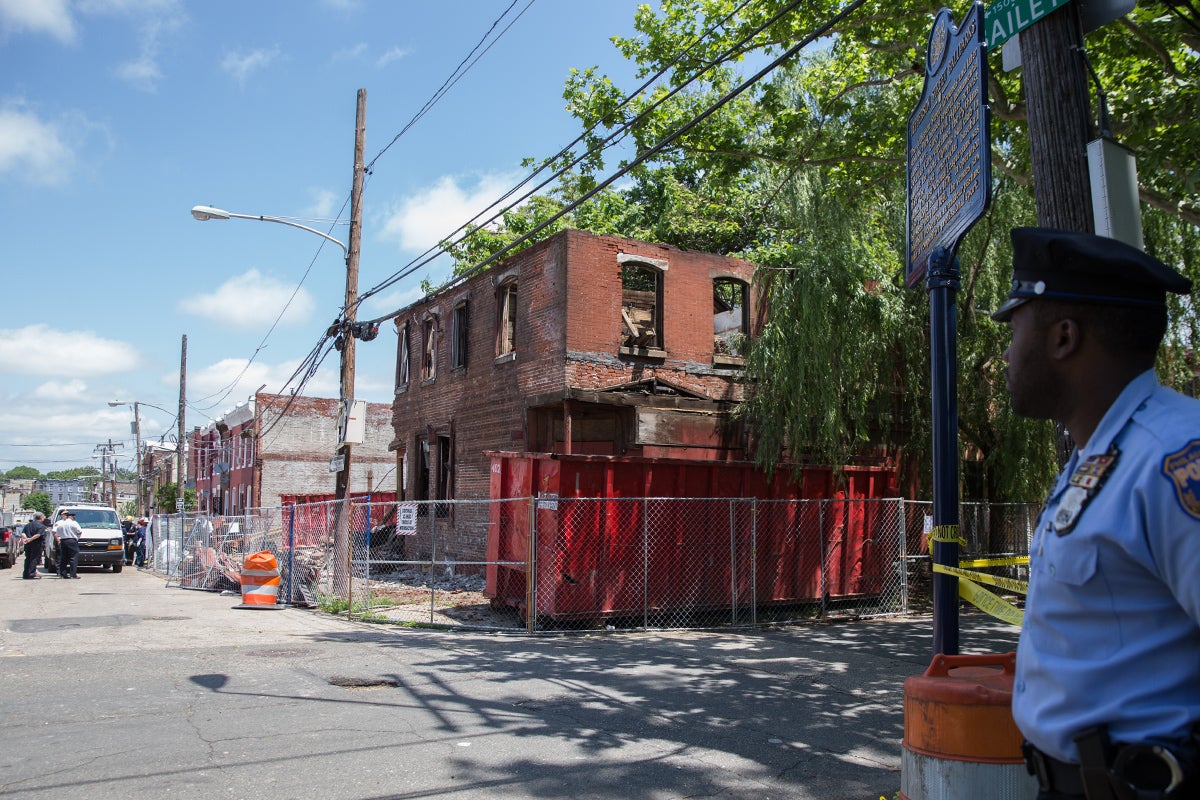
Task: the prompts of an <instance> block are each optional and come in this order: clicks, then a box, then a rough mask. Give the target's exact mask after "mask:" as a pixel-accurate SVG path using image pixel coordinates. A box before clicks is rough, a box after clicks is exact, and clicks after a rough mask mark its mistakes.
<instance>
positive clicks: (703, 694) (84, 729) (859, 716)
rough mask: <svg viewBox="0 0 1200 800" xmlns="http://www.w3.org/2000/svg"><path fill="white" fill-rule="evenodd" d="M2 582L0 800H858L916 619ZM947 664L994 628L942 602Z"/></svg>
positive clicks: (133, 580) (1001, 630) (124, 581)
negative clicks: (395, 614) (538, 624)
mask: <svg viewBox="0 0 1200 800" xmlns="http://www.w3.org/2000/svg"><path fill="white" fill-rule="evenodd" d="M80 575H81V579H80V580H75V581H72V580H59V579H58V578H55V577H49V576H47V577H45V578H44V579H43V580H38V581H25V580H21V579H20V570H19V567H18V568H17V569H11V570H6V571H3V572H0V618H2V628H3V633H2V634H0V659H2V661H0V675H2V676H3V677H2V680H3V686H2V688H0V699H2V702H3V706H2V708H3V719H4V734H5V735H4V744H3V747H2V749H0V796H20V797H22V798H30V799H31V800H34V799H36V798H55V800H61V798H63V797H67V798H73V797H87V798H89V800H108V799H109V798H112V799H113V800H116V799H117V798H121V799H122V800H128V798H142V797H146V798H151V797H152V798H164V797H170V798H198V799H200V798H202V799H203V800H219V799H221V798H255V799H256V800H257V799H258V798H292V797H308V798H355V799H362V800H366V799H367V798H397V799H400V798H404V799H405V800H407V799H409V798H427V797H438V798H442V797H445V798H472V799H473V800H483V799H484V798H489V799H491V798H568V797H569V798H583V799H590V798H595V799H596V800H618V799H620V800H625V799H626V798H653V799H654V800H658V799H659V798H664V799H665V798H698V797H703V798H728V799H729V800H771V799H774V798H779V799H783V798H787V799H789V800H810V799H811V800H817V799H818V798H819V799H820V800H842V799H844V800H851V799H853V800H878V798H879V797H880V796H881V795H886V797H887V798H889V800H890V798H891V797H892V795H893V793H894V792H896V791H897V790H898V789H899V787H900V772H899V770H900V740H901V737H902V735H903V724H904V721H903V708H902V698H903V694H902V684H903V681H904V679H905V678H906V677H908V676H909V675H914V674H918V673H920V672H922V671H923V670H924V669H925V667H926V666H927V665H928V663H929V659H930V649H931V645H932V627H931V621H930V619H929V618H928V617H920V618H906V619H899V620H863V621H857V622H842V623H829V624H814V625H808V626H804V627H794V628H786V629H774V630H763V631H751V632H746V631H742V632H711V631H686V632H665V633H637V632H589V633H575V634H546V635H538V636H529V635H526V634H511V633H504V634H494V633H474V632H461V631H429V630H414V629H399V628H390V627H383V626H375V625H367V624H361V623H347V622H345V621H343V620H340V619H337V618H334V617H331V616H328V615H323V614H320V613H318V612H314V611H309V610H301V609H290V608H289V609H283V610H278V611H250V610H244V609H238V608H235V606H236V605H238V604H239V602H240V599H239V598H237V597H230V596H222V595H215V594H209V593H204V592H196V591H188V590H181V589H175V588H171V589H168V588H165V587H164V585H163V580H162V579H161V578H160V577H158V576H155V575H153V574H152V573H147V572H138V571H132V570H126V571H125V572H123V573H121V574H120V575H113V574H111V573H107V572H99V571H95V570H85V569H81V570H80ZM961 631H962V633H961V642H962V647H961V650H962V652H964V653H978V652H993V653H998V652H1006V651H1008V650H1011V649H1013V648H1014V647H1015V642H1016V629H1015V628H1012V627H1010V626H1007V625H1004V624H1002V623H999V622H995V621H993V620H991V619H990V618H987V617H984V616H982V615H979V614H967V613H965V612H964V614H963V616H962V625H961Z"/></svg>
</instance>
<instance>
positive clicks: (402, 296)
mask: <svg viewBox="0 0 1200 800" xmlns="http://www.w3.org/2000/svg"><path fill="white" fill-rule="evenodd" d="M423 296H424V292H422V291H421V287H420V286H412V287H410V288H408V289H396V290H394V291H390V292H384V293H383V294H373V295H371V296H370V297H368V298H367V299H366V300H364V301H363V303H362V306H361V308H360V311H359V313H358V316H359V317H368V316H370V317H377V316H382V315H383V314H387V313H389V312H392V311H395V310H396V309H398V308H404V307H405V306H408V305H412V304H413V303H415V302H417V301H418V300H420V299H421V298H422V297H423ZM389 324H390V323H389ZM381 333H382V331H381Z"/></svg>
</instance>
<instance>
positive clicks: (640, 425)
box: [390, 230, 759, 559]
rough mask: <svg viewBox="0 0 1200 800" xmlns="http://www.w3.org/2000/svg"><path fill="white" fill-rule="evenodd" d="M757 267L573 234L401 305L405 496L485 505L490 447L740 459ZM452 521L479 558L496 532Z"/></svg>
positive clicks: (458, 538)
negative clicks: (739, 409)
mask: <svg viewBox="0 0 1200 800" xmlns="http://www.w3.org/2000/svg"><path fill="white" fill-rule="evenodd" d="M753 273H754V266H753V265H752V264H750V263H748V262H746V261H743V260H740V259H736V258H728V257H724V256H719V255H714V254H710V253H701V252H695V251H689V250H682V249H679V248H675V247H671V246H668V245H662V244H651V243H647V242H642V241H637V240H634V239H626V238H621V237H616V236H597V235H594V234H590V233H585V232H582V231H576V230H567V231H562V232H560V233H558V234H556V235H554V236H553V237H551V238H549V239H547V240H545V241H543V242H541V243H539V244H537V245H535V246H532V247H530V248H528V249H526V250H524V251H522V252H521V253H519V254H517V255H515V256H513V257H511V258H509V259H508V260H506V261H504V262H502V263H501V264H498V265H497V266H494V267H492V268H491V269H489V270H487V271H484V272H480V273H478V274H476V275H474V276H471V277H469V278H467V279H465V280H462V281H460V282H457V283H456V284H454V285H452V286H450V287H449V288H447V289H445V290H442V291H440V292H439V293H437V294H436V295H433V296H430V297H427V298H425V299H423V300H421V301H420V302H417V303H415V304H413V305H411V306H409V307H407V308H405V309H402V310H401V311H400V312H399V314H398V315H397V316H396V317H395V326H396V332H397V359H396V390H395V400H394V402H393V404H392V427H393V432H394V438H393V439H392V442H391V445H390V447H391V449H393V450H395V451H396V452H397V453H398V457H399V460H400V463H401V465H402V468H401V479H400V489H401V492H402V494H403V496H404V497H405V498H406V499H410V500H440V499H479V498H486V497H488V495H489V490H490V470H491V462H490V458H489V456H488V455H487V454H488V453H489V452H490V451H528V452H544V453H564V454H591V455H607V456H643V457H651V458H687V459H703V460H720V461H726V460H741V459H744V458H745V457H746V434H745V432H744V431H743V430H742V428H741V426H740V425H739V424H738V422H737V420H736V419H735V418H734V416H733V414H732V411H733V408H734V405H735V404H736V403H737V402H738V401H740V400H741V399H742V397H743V388H744V387H743V385H742V384H741V382H740V381H739V375H740V371H741V368H742V366H743V345H744V342H745V340H746V338H747V337H750V336H753V335H754V333H755V331H756V328H757V325H758V324H759V323H758V321H757V317H756V313H757V308H756V305H757V304H756V301H755V298H754V297H753V296H752V293H751V291H750V285H751V279H752V277H753ZM434 507H435V508H440V506H434ZM458 512H459V513H460V514H467V509H466V507H464V508H462V509H458ZM447 513H448V514H449V511H448V512H447ZM467 515H468V516H477V514H467ZM449 524H452V525H453V527H454V535H453V536H452V537H451V541H452V542H453V545H452V550H451V552H449V553H446V555H447V556H448V557H455V558H459V559H464V558H465V559H474V558H481V557H482V556H483V554H484V552H485V549H486V525H483V524H481V522H480V520H477V519H455V520H450V521H449Z"/></svg>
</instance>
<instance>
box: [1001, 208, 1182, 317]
mask: <svg viewBox="0 0 1200 800" xmlns="http://www.w3.org/2000/svg"><path fill="white" fill-rule="evenodd" d="M1012 246H1013V283H1012V291H1011V292H1009V294H1008V301H1007V302H1005V303H1004V305H1002V306H1000V308H998V309H996V311H994V312H993V313H992V319H994V320H996V321H997V322H1008V321H1009V320H1010V319H1011V318H1012V313H1013V309H1015V308H1017V306H1020V305H1021V304H1023V303H1027V302H1029V301H1030V300H1033V299H1035V298H1039V297H1040V298H1044V299H1047V300H1062V301H1064V302H1068V303H1097V304H1101V305H1113V306H1141V307H1145V308H1163V307H1164V306H1165V304H1166V293H1167V292H1174V293H1175V294H1187V293H1188V292H1190V291H1191V289H1192V282H1191V281H1190V280H1188V279H1187V278H1185V277H1183V276H1182V275H1180V274H1179V273H1178V272H1176V271H1175V270H1173V269H1171V268H1170V267H1168V266H1167V265H1166V264H1164V263H1163V262H1161V261H1159V260H1158V259H1157V258H1154V257H1153V256H1148V255H1146V254H1145V253H1143V252H1142V251H1141V250H1139V249H1137V248H1136V247H1133V246H1132V245H1128V244H1125V243H1124V242H1121V241H1118V240H1116V239H1110V238H1108V237H1106V236H1096V235H1095V234H1091V233H1076V232H1074V231H1060V230H1055V229H1053V228H1013V230H1012Z"/></svg>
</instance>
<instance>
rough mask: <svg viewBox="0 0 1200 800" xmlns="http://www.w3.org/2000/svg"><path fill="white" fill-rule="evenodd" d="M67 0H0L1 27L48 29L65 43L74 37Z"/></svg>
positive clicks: (6, 29)
mask: <svg viewBox="0 0 1200 800" xmlns="http://www.w3.org/2000/svg"><path fill="white" fill-rule="evenodd" d="M69 5H70V4H69V2H68V0H0V31H2V32H3V33H5V34H10V33H24V32H25V31H29V32H30V33H47V34H49V35H50V36H53V37H54V38H55V39H58V40H59V41H60V42H63V43H64V44H70V43H71V42H74V41H75V35H76V30H75V20H74V19H73V18H72V17H71V10H70V8H69Z"/></svg>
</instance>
